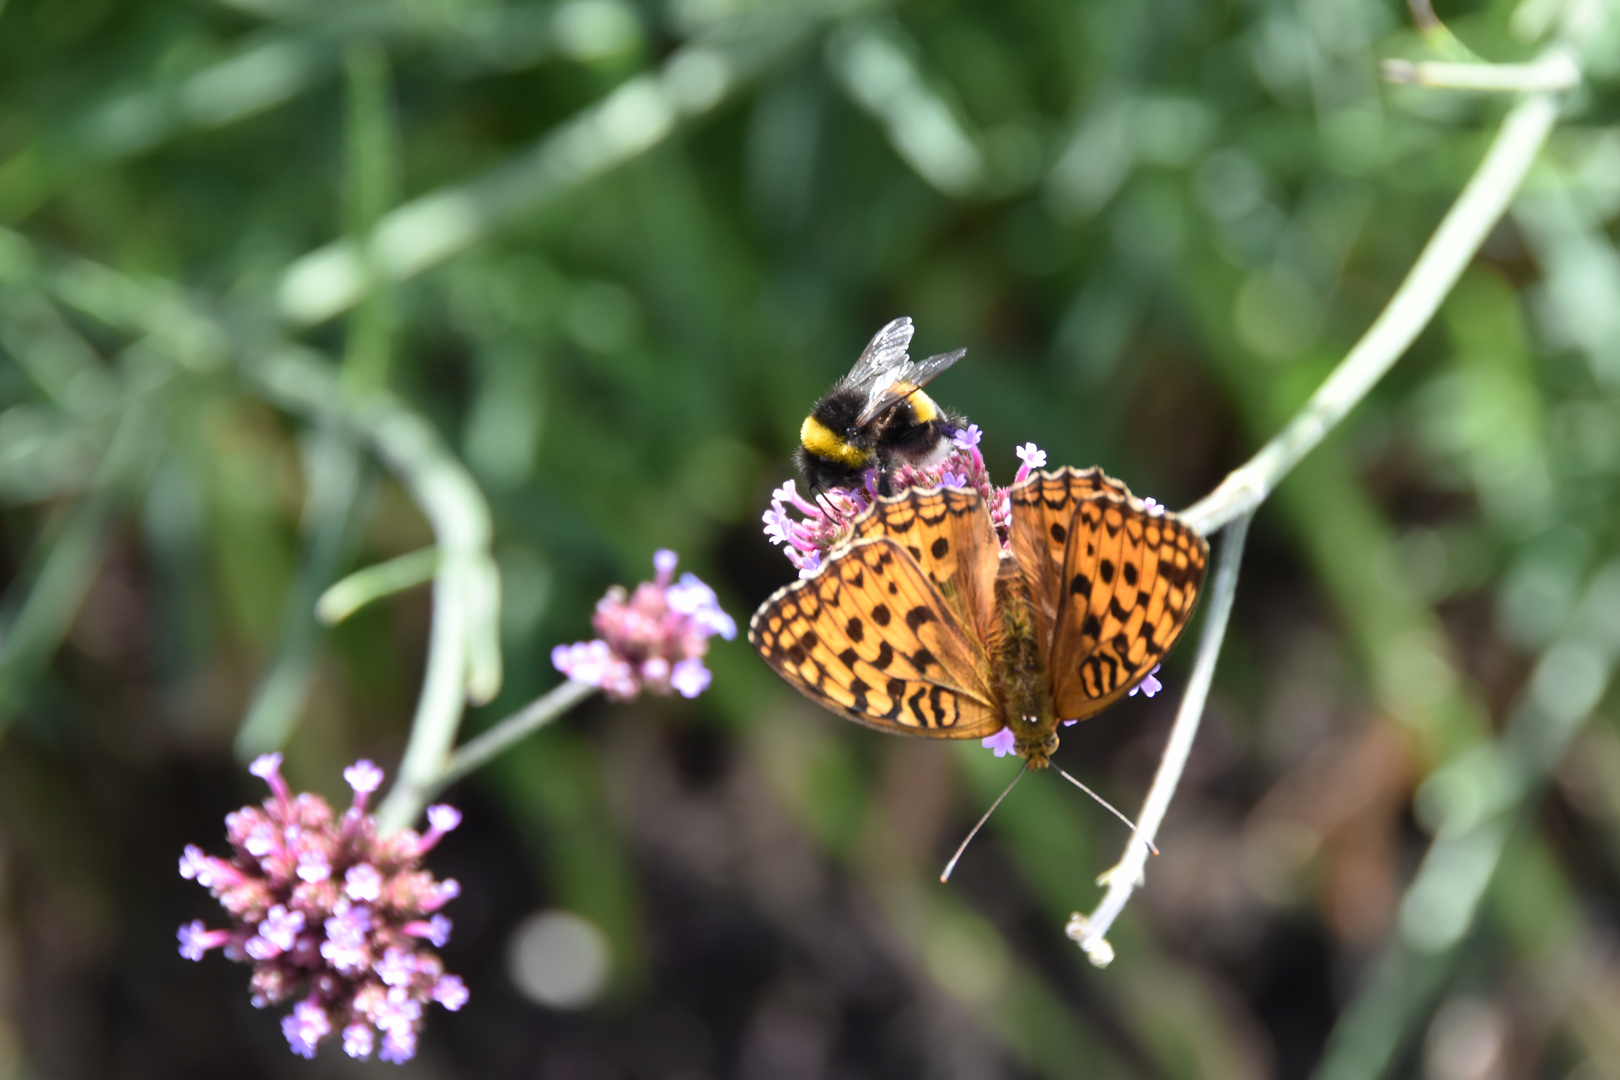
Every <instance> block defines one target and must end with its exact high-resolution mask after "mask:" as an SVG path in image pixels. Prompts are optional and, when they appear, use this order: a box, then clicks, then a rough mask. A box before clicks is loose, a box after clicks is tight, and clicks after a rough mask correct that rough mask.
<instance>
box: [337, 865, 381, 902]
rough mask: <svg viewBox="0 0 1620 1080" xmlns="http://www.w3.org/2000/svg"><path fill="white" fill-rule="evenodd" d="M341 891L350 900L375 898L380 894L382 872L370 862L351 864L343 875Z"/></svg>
mask: <svg viewBox="0 0 1620 1080" xmlns="http://www.w3.org/2000/svg"><path fill="white" fill-rule="evenodd" d="M343 891H344V892H345V893H346V894H348V897H349V899H351V900H375V899H377V897H379V896H381V895H382V874H380V873H379V872H378V871H377V868H376V867H375V866H372V865H371V864H370V863H359V864H357V865H355V866H351V867H349V872H348V873H346V874H344V875H343Z"/></svg>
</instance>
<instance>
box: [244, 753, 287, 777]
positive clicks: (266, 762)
mask: <svg viewBox="0 0 1620 1080" xmlns="http://www.w3.org/2000/svg"><path fill="white" fill-rule="evenodd" d="M280 771H281V755H280V754H260V755H259V756H258V757H256V758H254V759H253V764H251V765H249V766H248V772H250V773H252V774H253V775H254V776H257V777H258V778H259V779H260V780H269V779H270V778H271V777H272V776H275V775H276V774H277V773H278V772H280Z"/></svg>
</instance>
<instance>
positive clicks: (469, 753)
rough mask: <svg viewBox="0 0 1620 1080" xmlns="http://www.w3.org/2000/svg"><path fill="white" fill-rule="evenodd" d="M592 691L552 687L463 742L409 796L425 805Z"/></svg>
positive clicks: (584, 686) (575, 685) (581, 686)
mask: <svg viewBox="0 0 1620 1080" xmlns="http://www.w3.org/2000/svg"><path fill="white" fill-rule="evenodd" d="M594 693H596V687H594V686H592V685H590V684H589V683H582V682H575V681H574V680H572V679H569V680H568V681H567V682H564V683H562V684H561V685H559V686H554V687H552V688H551V689H550V690H548V691H547V692H546V693H544V694H542V695H541V696H540V697H538V698H535V699H534V700H533V701H531V702H529V703H528V704H527V705H525V706H523V708H521V709H519V710H518V711H517V712H515V713H513V714H512V715H511V716H508V717H506V718H505V719H503V720H501V721H499V722H498V723H496V724H495V726H494V727H492V728H490V729H489V730H488V731H485V732H484V733H483V734H481V735H479V736H477V737H476V738H474V739H471V740H469V741H468V742H467V743H465V744H464V745H463V746H462V747H461V748H460V749H458V750H457V751H456V752H455V753H454V754H452V755H450V760H449V761H448V762H446V764H445V766H444V768H443V769H441V770H439V774H438V775H437V776H436V777H434V778H433V780H432V781H431V782H429V783H428V784H426V785H423V786H421V787H419V788H417V789H416V790H415V791H413V792H412V795H413V797H414V798H415V799H416V800H417V801H419V802H420V803H421V804H423V805H426V803H427V800H429V799H431V798H433V796H434V795H435V794H436V793H438V792H439V791H441V790H443V789H444V788H446V787H448V786H449V785H451V784H453V783H455V782H456V781H457V780H460V779H461V778H462V777H464V776H466V775H467V774H469V773H472V772H475V771H476V770H478V769H480V768H482V767H483V766H484V765H487V764H488V763H489V762H490V761H492V760H494V759H495V758H496V757H497V756H499V755H500V753H501V752H502V751H503V750H505V749H507V748H508V747H510V746H511V745H512V744H513V743H515V742H517V741H518V740H519V739H521V738H523V737H524V736H525V735H528V734H530V733H531V732H535V731H538V730H540V729H541V728H543V727H545V726H546V725H547V724H549V723H551V722H552V721H553V720H555V719H557V718H558V717H559V716H561V715H562V714H563V713H565V712H567V711H568V710H569V709H572V708H573V707H574V706H575V705H578V704H579V703H580V702H581V701H584V700H585V699H586V698H588V697H590V696H591V695H592V694H594ZM396 790H397V789H396ZM412 816H414V814H413V815H412Z"/></svg>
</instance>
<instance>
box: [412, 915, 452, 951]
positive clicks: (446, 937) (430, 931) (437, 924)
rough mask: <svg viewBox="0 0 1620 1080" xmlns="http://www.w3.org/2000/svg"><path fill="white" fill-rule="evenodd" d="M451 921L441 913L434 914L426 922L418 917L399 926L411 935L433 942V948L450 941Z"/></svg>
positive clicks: (440, 947) (441, 946) (443, 945)
mask: <svg viewBox="0 0 1620 1080" xmlns="http://www.w3.org/2000/svg"><path fill="white" fill-rule="evenodd" d="M451 925H452V924H451V922H450V920H449V919H447V918H445V917H444V916H443V915H435V916H433V918H431V919H429V920H428V921H427V922H422V921H421V920H420V919H418V920H416V921H415V922H408V923H406V924H405V925H404V926H402V927H400V929H401V930H403V931H405V932H406V933H407V934H410V935H411V936H412V937H419V938H427V939H428V940H429V941H431V942H433V946H434V948H438V949H442V948H444V947H445V945H446V944H447V943H448V942H449V941H450V927H451Z"/></svg>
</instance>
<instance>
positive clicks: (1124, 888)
mask: <svg viewBox="0 0 1620 1080" xmlns="http://www.w3.org/2000/svg"><path fill="white" fill-rule="evenodd" d="M1251 518H1252V514H1245V515H1243V516H1242V517H1240V518H1238V519H1236V520H1235V521H1232V522H1231V523H1229V524H1228V525H1227V527H1226V535H1225V537H1224V538H1223V539H1222V540H1221V553H1220V557H1219V559H1218V560H1217V561H1216V565H1215V580H1214V581H1213V582H1212V583H1211V584H1210V588H1209V593H1208V598H1207V599H1206V600H1205V604H1206V605H1207V611H1208V614H1206V615H1205V616H1204V633H1203V636H1202V637H1200V638H1199V640H1198V654H1197V656H1196V657H1194V659H1193V668H1192V676H1191V678H1189V679H1188V680H1187V692H1186V693H1185V694H1183V695H1182V698H1181V708H1180V709H1179V710H1178V711H1177V712H1176V722H1175V725H1174V726H1173V727H1172V728H1171V729H1170V741H1169V742H1168V743H1167V744H1166V745H1165V748H1164V754H1163V756H1161V757H1160V758H1159V771H1158V772H1157V773H1155V774H1154V777H1153V785H1152V786H1151V787H1149V788H1148V793H1147V799H1146V801H1145V802H1143V804H1142V812H1141V814H1139V815H1138V816H1137V819H1136V832H1135V833H1133V834H1132V835H1131V839H1130V841H1129V842H1128V843H1127V844H1126V845H1125V854H1124V856H1123V857H1122V858H1121V859H1120V860H1119V863H1118V865H1116V866H1115V867H1114V868H1113V869H1112V870H1110V871H1108V872H1107V873H1106V874H1104V875H1103V879H1104V880H1105V881H1106V882H1107V884H1108V891H1107V892H1106V893H1104V894H1103V898H1102V902H1101V903H1099V904H1098V905H1097V908H1096V910H1095V911H1093V912H1092V913H1091V914H1090V915H1089V916H1087V915H1082V914H1080V913H1079V912H1075V913H1074V914H1073V915H1071V916H1070V917H1069V925H1068V927H1067V929H1066V932H1067V933H1068V935H1069V936H1070V937H1071V938H1074V939H1075V941H1077V942H1079V944H1080V948H1081V949H1082V950H1084V951H1085V954H1086V956H1087V957H1088V958H1090V960H1091V962H1092V963H1093V964H1095V965H1096V966H1098V967H1107V966H1108V963H1109V961H1111V960H1113V958H1114V949H1113V946H1111V945H1109V944H1108V941H1107V938H1106V936H1105V935H1106V934H1107V933H1108V930H1109V928H1110V927H1112V926H1113V925H1114V920H1115V919H1117V918H1118V917H1119V914H1120V912H1122V911H1124V910H1125V905H1126V903H1127V902H1128V901H1129V900H1130V898H1131V893H1132V892H1134V891H1135V890H1136V889H1137V888H1139V887H1140V886H1141V884H1142V881H1143V868H1144V867H1145V865H1146V864H1147V858H1148V851H1149V845H1150V844H1151V843H1152V842H1153V838H1154V837H1155V836H1156V835H1158V832H1159V826H1160V825H1161V824H1163V822H1164V815H1165V812H1166V811H1167V810H1169V808H1170V800H1171V799H1172V798H1174V797H1175V794H1176V787H1177V785H1179V784H1180V783H1181V773H1182V770H1183V769H1184V768H1185V767H1186V765H1187V756H1188V754H1190V753H1191V752H1192V744H1193V739H1194V738H1195V737H1196V736H1197V734H1198V725H1199V722H1200V721H1201V720H1202V719H1203V716H1204V702H1205V701H1206V700H1207V699H1208V697H1209V687H1210V683H1211V682H1212V681H1213V680H1214V678H1215V662H1216V661H1217V660H1218V659H1220V654H1221V642H1222V641H1224V640H1225V638H1226V624H1227V622H1228V621H1229V620H1230V618H1231V615H1232V597H1233V596H1234V595H1235V594H1236V593H1237V581H1238V568H1239V566H1240V565H1241V564H1242V562H1243V544H1244V541H1245V540H1246V539H1247V538H1248V534H1249V521H1250V520H1251Z"/></svg>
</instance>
